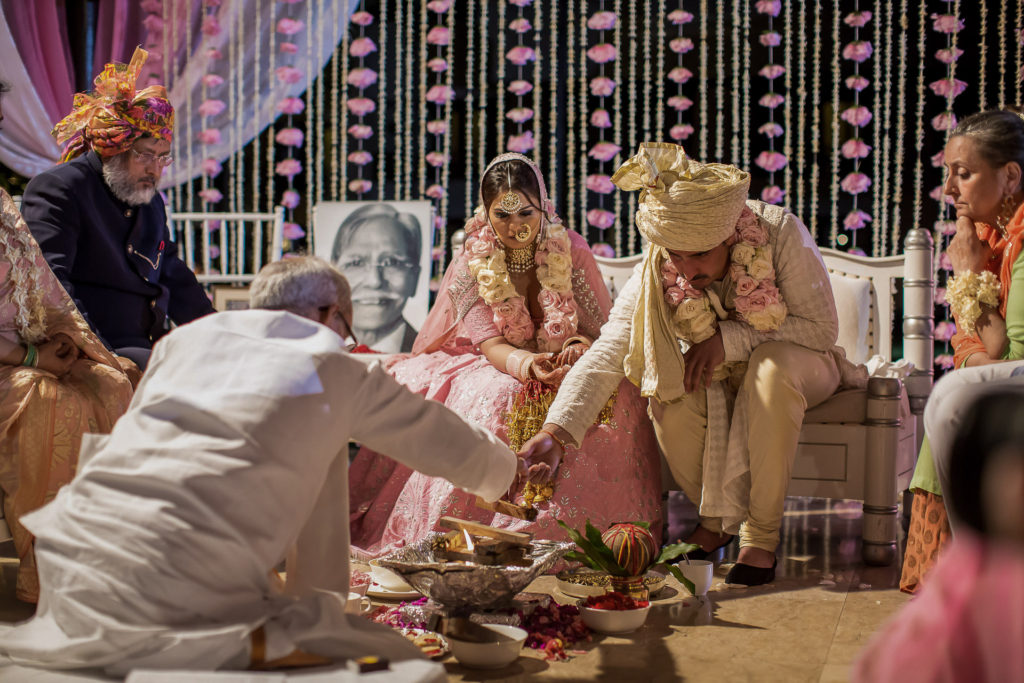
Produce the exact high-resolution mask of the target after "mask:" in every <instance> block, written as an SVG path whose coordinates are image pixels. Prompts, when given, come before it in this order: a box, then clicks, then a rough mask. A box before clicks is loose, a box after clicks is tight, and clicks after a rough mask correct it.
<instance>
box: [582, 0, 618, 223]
mask: <svg viewBox="0 0 1024 683" xmlns="http://www.w3.org/2000/svg"><path fill="white" fill-rule="evenodd" d="M618 21H619V17H618V16H617V15H616V14H615V12H609V11H607V10H605V9H604V0H601V3H600V6H599V8H598V11H597V12H595V13H594V14H592V15H591V16H590V18H589V19H587V28H588V29H590V30H591V31H596V32H597V36H598V38H597V39H598V43H597V44H596V45H593V46H591V47H590V48H589V49H588V50H587V59H588V60H589V61H591V62H593V63H595V64H597V65H598V66H599V69H600V75H598V76H597V77H596V78H593V79H591V81H590V95H591V97H596V98H597V101H598V105H597V108H596V109H594V110H593V111H591V112H590V126H591V127H592V128H596V129H597V130H598V133H597V135H598V138H599V139H598V141H597V142H596V143H594V145H593V146H592V147H591V148H590V150H589V151H588V152H587V156H589V157H590V158H592V159H594V160H596V161H597V162H598V163H599V164H600V173H597V174H591V175H588V176H587V181H586V188H587V191H588V192H593V193H595V194H597V196H598V205H597V208H593V209H589V210H588V211H587V223H588V224H590V225H592V226H593V227H595V228H597V229H598V230H600V231H601V235H602V236H603V235H604V231H605V230H607V229H608V228H610V227H612V226H613V225H615V218H616V216H615V213H614V212H612V211H609V210H608V209H606V208H605V197H606V196H607V195H608V194H611V193H612V192H614V191H615V186H614V185H612V182H611V176H610V175H609V169H608V167H607V165H608V163H609V162H611V161H612V160H613V159H614V158H615V157H616V156H617V155H618V154H619V152H621V151H622V148H621V147H620V146H619V145H617V144H615V143H614V142H610V141H608V140H606V139H601V138H604V137H607V135H608V131H609V129H610V128H611V127H612V117H611V114H610V113H609V112H608V109H607V108H606V107H607V105H606V102H605V99H606V98H608V97H611V96H612V94H613V93H614V92H615V89H616V88H617V87H618V83H616V82H615V81H614V80H612V79H611V78H609V77H607V76H606V75H605V73H606V68H607V67H608V65H609V63H611V62H614V61H615V60H616V59H618V50H617V49H616V48H615V45H613V44H612V43H610V42H607V40H606V35H605V32H606V31H611V30H613V29H614V28H615V26H616V24H617V23H618ZM587 204H588V205H589V202H588V203H587Z"/></svg>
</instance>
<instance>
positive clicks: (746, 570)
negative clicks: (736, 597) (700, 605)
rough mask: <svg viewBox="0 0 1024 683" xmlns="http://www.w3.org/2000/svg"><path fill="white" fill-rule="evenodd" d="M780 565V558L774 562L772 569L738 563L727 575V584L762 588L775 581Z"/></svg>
mask: <svg viewBox="0 0 1024 683" xmlns="http://www.w3.org/2000/svg"><path fill="white" fill-rule="evenodd" d="M778 564H779V558H777V557H776V558H775V559H774V560H772V566H771V567H755V566H753V565H750V564H743V563H742V562H737V563H736V564H734V565H733V566H732V569H730V570H729V573H728V574H726V575H725V582H726V583H737V584H741V585H744V586H761V585H763V584H766V583H771V582H772V581H774V580H775V567H777V566H778Z"/></svg>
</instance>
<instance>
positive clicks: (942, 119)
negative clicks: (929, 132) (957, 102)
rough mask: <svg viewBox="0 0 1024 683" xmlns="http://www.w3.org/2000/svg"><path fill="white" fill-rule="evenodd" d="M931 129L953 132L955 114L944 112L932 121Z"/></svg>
mask: <svg viewBox="0 0 1024 683" xmlns="http://www.w3.org/2000/svg"><path fill="white" fill-rule="evenodd" d="M932 128H934V129H935V130H940V131H941V130H953V129H954V128H956V114H954V113H953V112H951V111H944V112H942V113H941V114H939V115H938V116H936V117H935V118H933V119H932Z"/></svg>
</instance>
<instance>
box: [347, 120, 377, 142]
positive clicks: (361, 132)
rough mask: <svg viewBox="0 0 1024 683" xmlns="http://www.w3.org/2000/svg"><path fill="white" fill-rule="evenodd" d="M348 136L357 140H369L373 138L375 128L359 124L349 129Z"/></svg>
mask: <svg viewBox="0 0 1024 683" xmlns="http://www.w3.org/2000/svg"><path fill="white" fill-rule="evenodd" d="M348 134H349V135H351V136H352V137H354V138H355V139H356V140H368V139H370V138H372V137H373V128H370V127H369V126H365V125H363V124H361V123H357V124H354V125H351V126H349V127H348Z"/></svg>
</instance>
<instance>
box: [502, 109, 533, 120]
mask: <svg viewBox="0 0 1024 683" xmlns="http://www.w3.org/2000/svg"><path fill="white" fill-rule="evenodd" d="M505 116H506V117H507V118H508V119H509V120H510V121H515V122H516V123H524V122H526V121H529V120H530V119H532V118H533V110H532V109H530V108H529V107H515V108H514V109H509V110H508V113H506V114H505Z"/></svg>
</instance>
